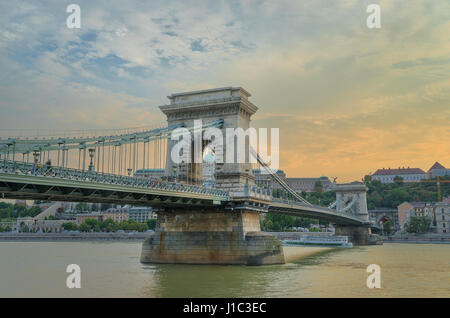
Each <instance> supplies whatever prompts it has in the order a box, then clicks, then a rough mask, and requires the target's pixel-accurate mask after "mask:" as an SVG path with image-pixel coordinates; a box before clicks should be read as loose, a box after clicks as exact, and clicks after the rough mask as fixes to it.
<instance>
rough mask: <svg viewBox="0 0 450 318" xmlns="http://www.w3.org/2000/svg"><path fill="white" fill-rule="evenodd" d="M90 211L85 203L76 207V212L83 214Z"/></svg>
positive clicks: (79, 203) (80, 203)
mask: <svg viewBox="0 0 450 318" xmlns="http://www.w3.org/2000/svg"><path fill="white" fill-rule="evenodd" d="M87 210H88V205H87V203H85V202H78V203H77V204H76V205H75V211H79V212H83V211H87Z"/></svg>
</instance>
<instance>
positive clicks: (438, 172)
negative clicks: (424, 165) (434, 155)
mask: <svg viewBox="0 0 450 318" xmlns="http://www.w3.org/2000/svg"><path fill="white" fill-rule="evenodd" d="M446 175H450V169H447V168H445V167H444V166H443V165H441V164H440V163H439V162H437V161H436V162H435V163H434V165H432V166H431V168H430V169H428V176H429V178H430V179H433V178H436V177H444V176H446Z"/></svg>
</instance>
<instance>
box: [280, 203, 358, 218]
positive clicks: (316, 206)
mask: <svg viewBox="0 0 450 318" xmlns="http://www.w3.org/2000/svg"><path fill="white" fill-rule="evenodd" d="M272 201H273V202H278V203H284V204H289V205H294V206H298V207H302V208H315V209H320V210H323V212H327V213H332V214H334V215H336V216H340V217H345V218H353V219H355V220H361V221H363V220H362V219H360V218H359V217H358V216H356V215H354V214H349V213H342V212H338V211H337V210H335V209H330V208H327V207H324V206H320V205H312V204H311V205H306V204H304V203H302V202H299V201H294V200H287V199H280V198H275V197H273V198H272Z"/></svg>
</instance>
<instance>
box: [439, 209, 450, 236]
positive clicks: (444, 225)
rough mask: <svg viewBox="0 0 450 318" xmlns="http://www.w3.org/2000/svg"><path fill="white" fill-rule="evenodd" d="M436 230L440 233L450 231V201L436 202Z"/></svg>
mask: <svg viewBox="0 0 450 318" xmlns="http://www.w3.org/2000/svg"><path fill="white" fill-rule="evenodd" d="M435 213H436V230H437V232H438V233H450V203H445V202H438V203H436V212H435Z"/></svg>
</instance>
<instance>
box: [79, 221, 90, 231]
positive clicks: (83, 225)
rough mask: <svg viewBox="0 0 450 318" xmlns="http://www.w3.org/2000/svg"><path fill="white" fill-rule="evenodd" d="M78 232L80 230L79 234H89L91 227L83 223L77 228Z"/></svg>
mask: <svg viewBox="0 0 450 318" xmlns="http://www.w3.org/2000/svg"><path fill="white" fill-rule="evenodd" d="M78 230H80V232H91V227H90V226H89V225H88V224H86V222H83V223H81V224H80V226H79V227H78Z"/></svg>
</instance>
